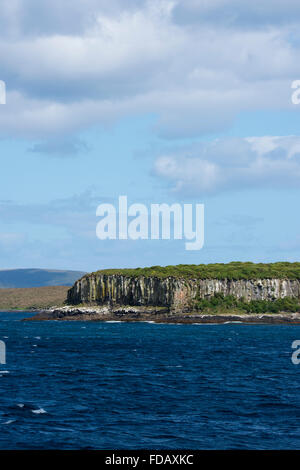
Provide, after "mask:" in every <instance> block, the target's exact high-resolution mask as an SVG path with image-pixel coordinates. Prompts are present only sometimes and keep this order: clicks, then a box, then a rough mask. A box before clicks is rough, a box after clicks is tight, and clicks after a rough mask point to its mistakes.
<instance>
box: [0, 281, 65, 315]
mask: <svg viewBox="0 0 300 470" xmlns="http://www.w3.org/2000/svg"><path fill="white" fill-rule="evenodd" d="M68 289H69V287H66V286H49V287H48V286H47V287H31V288H17V289H0V310H31V309H35V308H46V307H52V306H53V305H57V306H60V305H62V304H63V303H64V301H65V300H66V297H67V291H68Z"/></svg>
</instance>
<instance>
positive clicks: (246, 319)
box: [24, 306, 300, 325]
mask: <svg viewBox="0 0 300 470" xmlns="http://www.w3.org/2000/svg"><path fill="white" fill-rule="evenodd" d="M47 320H48V321H49V320H52V321H53V320H55V321H102V322H109V321H110V322H113V321H122V322H152V323H184V324H194V323H203V324H209V323H220V324H222V323H223V324H224V323H246V324H295V325H296V324H300V312H297V313H284V312H281V313H264V314H236V313H230V312H229V313H227V312H225V313H220V314H209V313H206V314H201V313H199V312H188V313H185V312H181V313H179V312H177V313H170V312H169V310H168V309H166V308H162V307H132V306H119V307H114V308H110V307H108V306H89V307H84V306H64V307H53V308H50V309H45V310H41V311H40V312H39V313H37V314H36V315H34V316H33V317H30V318H26V319H24V321H47Z"/></svg>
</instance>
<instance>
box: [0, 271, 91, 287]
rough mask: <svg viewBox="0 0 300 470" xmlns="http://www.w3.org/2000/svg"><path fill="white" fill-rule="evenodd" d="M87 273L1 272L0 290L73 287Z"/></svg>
mask: <svg viewBox="0 0 300 470" xmlns="http://www.w3.org/2000/svg"><path fill="white" fill-rule="evenodd" d="M84 274H85V273H84V272H82V271H61V270H54V269H3V270H0V288H1V289H3V288H17V287H44V286H71V285H72V284H73V283H74V282H75V281H76V280H77V279H79V278H80V277H81V276H83V275H84Z"/></svg>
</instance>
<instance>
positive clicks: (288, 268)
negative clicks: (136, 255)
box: [94, 261, 300, 280]
mask: <svg viewBox="0 0 300 470" xmlns="http://www.w3.org/2000/svg"><path fill="white" fill-rule="evenodd" d="M94 274H96V273H94ZM97 274H107V275H112V274H115V275H116V274H120V275H123V276H128V277H142V276H145V277H149V276H154V277H157V278H160V279H163V278H166V277H170V276H172V277H176V278H189V279H232V280H237V279H271V278H278V279H300V263H287V262H279V263H268V264H264V263H257V264H256V263H251V262H245V263H243V262H238V261H234V262H232V263H228V264H223V263H216V264H198V265H196V264H179V265H177V266H164V267H163V266H152V267H151V268H136V269H104V270H101V271H97Z"/></svg>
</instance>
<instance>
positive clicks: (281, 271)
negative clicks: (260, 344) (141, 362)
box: [30, 262, 300, 324]
mask: <svg viewBox="0 0 300 470" xmlns="http://www.w3.org/2000/svg"><path fill="white" fill-rule="evenodd" d="M30 320H82V321H86V320H87V321H128V322H129V321H154V322H159V323H224V322H234V321H235V322H246V323H294V324H296V323H297V324H298V323H300V263H289V262H277V263H268V264H266V263H251V262H231V263H227V264H223V263H217V264H199V265H177V266H165V267H161V266H152V267H149V268H136V269H105V270H100V271H97V272H93V273H90V274H85V275H84V276H82V277H81V278H80V279H79V280H77V281H76V282H75V283H74V285H73V286H72V287H71V288H70V289H69V290H68V292H67V299H66V301H65V304H64V305H62V306H56V307H55V306H54V307H52V308H48V309H44V310H41V311H40V312H39V313H38V314H37V315H35V316H34V317H32V318H30Z"/></svg>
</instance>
